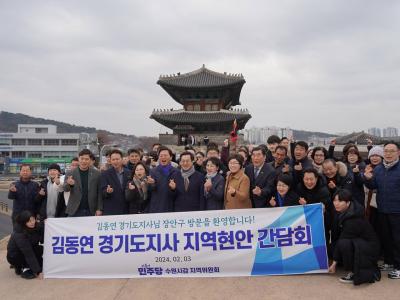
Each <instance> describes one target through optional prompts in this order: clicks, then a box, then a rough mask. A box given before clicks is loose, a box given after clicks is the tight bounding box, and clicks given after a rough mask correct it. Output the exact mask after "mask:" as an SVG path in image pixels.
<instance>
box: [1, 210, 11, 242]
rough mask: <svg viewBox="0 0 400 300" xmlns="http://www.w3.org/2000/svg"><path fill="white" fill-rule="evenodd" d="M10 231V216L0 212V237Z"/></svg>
mask: <svg viewBox="0 0 400 300" xmlns="http://www.w3.org/2000/svg"><path fill="white" fill-rule="evenodd" d="M11 232H12V224H11V217H10V216H8V215H5V214H2V213H0V239H2V238H4V237H6V236H7V235H9V234H11Z"/></svg>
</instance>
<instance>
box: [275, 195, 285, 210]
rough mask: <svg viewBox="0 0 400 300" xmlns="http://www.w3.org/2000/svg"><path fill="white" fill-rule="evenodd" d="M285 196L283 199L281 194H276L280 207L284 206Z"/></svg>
mask: <svg viewBox="0 0 400 300" xmlns="http://www.w3.org/2000/svg"><path fill="white" fill-rule="evenodd" d="M285 196H286V195H285ZM285 196H283V197H282V196H281V195H280V194H279V193H276V200H278V205H279V207H282V206H283V202H284V200H285Z"/></svg>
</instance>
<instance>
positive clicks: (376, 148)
mask: <svg viewBox="0 0 400 300" xmlns="http://www.w3.org/2000/svg"><path fill="white" fill-rule="evenodd" d="M372 155H378V156H380V157H383V148H382V147H381V146H374V147H373V148H372V149H371V150H369V153H368V158H370V157H371V156H372Z"/></svg>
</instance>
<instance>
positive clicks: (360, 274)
mask: <svg viewBox="0 0 400 300" xmlns="http://www.w3.org/2000/svg"><path fill="white" fill-rule="evenodd" d="M339 231H340V236H339V240H340V239H349V240H351V241H352V243H353V246H354V270H353V272H354V284H361V283H368V282H374V274H375V272H376V271H377V262H378V258H379V251H380V246H379V240H378V237H377V236H376V234H375V231H374V229H373V228H372V226H371V224H370V223H369V222H368V221H367V220H365V218H364V209H363V207H362V206H361V205H359V204H358V203H357V202H351V203H350V206H349V208H348V209H347V210H346V211H345V212H343V213H340V214H339ZM333 259H334V260H336V261H337V260H338V259H339V254H338V251H337V249H334V251H333Z"/></svg>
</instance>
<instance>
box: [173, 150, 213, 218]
mask: <svg viewBox="0 0 400 300" xmlns="http://www.w3.org/2000/svg"><path fill="white" fill-rule="evenodd" d="M193 161H194V155H193V154H192V153H191V152H189V151H185V152H183V153H182V154H181V156H180V161H179V165H180V167H181V169H180V171H181V176H178V177H177V180H176V181H171V182H170V184H169V186H170V188H171V190H173V191H175V193H176V198H175V201H174V206H173V210H174V211H175V212H178V211H198V210H204V209H205V198H204V175H203V174H201V173H200V172H198V171H196V170H195V168H194V166H193Z"/></svg>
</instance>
